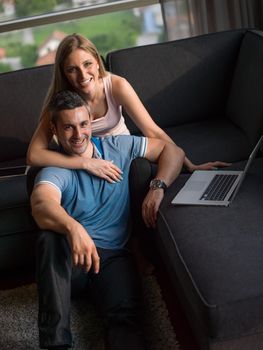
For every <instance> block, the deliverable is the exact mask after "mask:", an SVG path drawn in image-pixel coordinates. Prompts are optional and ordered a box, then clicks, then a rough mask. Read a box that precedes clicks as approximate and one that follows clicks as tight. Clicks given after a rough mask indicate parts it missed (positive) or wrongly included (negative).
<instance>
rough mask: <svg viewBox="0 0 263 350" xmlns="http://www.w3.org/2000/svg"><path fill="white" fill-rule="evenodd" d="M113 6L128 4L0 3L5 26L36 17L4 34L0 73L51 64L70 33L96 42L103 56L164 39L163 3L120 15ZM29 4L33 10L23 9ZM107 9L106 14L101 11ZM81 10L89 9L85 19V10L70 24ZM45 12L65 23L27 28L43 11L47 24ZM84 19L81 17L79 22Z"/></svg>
mask: <svg viewBox="0 0 263 350" xmlns="http://www.w3.org/2000/svg"><path fill="white" fill-rule="evenodd" d="M148 2H149V1H148ZM153 2H156V1H153ZM20 3H23V4H24V8H23V9H21V11H20V12H19V11H17V6H18V5H19V4H20ZM114 3H116V4H118V3H122V4H123V3H125V1H121V2H120V1H119V2H118V1H106V0H60V1H59V0H43V1H40V0H35V1H29V0H16V1H13V0H8V1H4V0H2V8H1V11H2V14H1V16H0V20H1V21H4V19H5V21H6V20H7V18H8V19H9V21H11V22H8V21H6V22H5V23H6V24H7V26H8V23H11V24H12V23H15V19H16V18H17V17H18V16H19V17H20V19H25V20H27V18H29V17H28V16H33V15H34V16H35V17H34V16H33V17H30V18H29V20H28V22H25V25H24V28H22V29H19V30H12V31H8V32H4V33H1V34H0V72H6V71H9V70H17V69H22V68H26V67H32V66H35V65H43V64H49V63H53V62H54V58H55V53H56V49H57V47H58V45H59V43H60V41H61V40H62V39H63V38H64V37H65V36H66V35H67V34H71V33H74V32H76V33H80V34H82V35H84V36H85V37H87V38H89V39H90V40H91V41H93V42H94V44H95V45H96V46H97V48H98V50H99V52H100V53H101V55H103V56H105V55H106V54H107V52H109V51H112V50H116V49H121V48H126V47H131V46H137V45H144V44H151V43H156V42H160V41H163V40H164V37H165V36H164V26H163V20H162V14H161V8H160V5H159V4H153V5H147V6H143V7H136V8H131V9H124V10H122V11H118V6H116V9H117V11H113V10H115V7H110V6H109V5H114ZM137 3H142V1H141V2H138V1H137ZM25 4H31V5H32V6H29V5H28V6H25ZM33 5H34V6H33ZM103 6H104V11H102V10H103ZM105 6H109V7H108V8H107V7H105ZM18 8H19V7H18ZM93 9H95V10H96V11H101V12H102V13H103V14H98V15H93V12H91V11H92V10H93ZM101 9H102V10H101ZM78 10H81V11H82V10H87V13H86V14H87V15H86V16H84V14H83V13H82V12H79V13H78V17H79V18H78V19H74V20H72V19H71V18H74V14H75V15H76V13H77V12H76V11H78ZM45 11H46V12H45ZM47 11H49V13H48V15H50V14H51V13H52V15H54V16H56V15H58V16H60V15H61V14H63V13H65V14H66V17H67V20H64V21H60V20H58V21H56V19H55V20H54V19H51V20H49V24H44V25H37V26H34V27H28V24H27V23H29V24H30V23H31V20H32V19H34V18H36V20H38V18H37V15H39V14H40V13H41V15H42V16H43V18H44V20H45V21H47V19H46V17H45V14H46V15H47ZM74 11H75V12H74ZM89 11H90V12H89ZM89 13H90V14H91V15H90V16H89ZM23 16H24V17H23ZM82 16H83V18H80V17H82ZM41 20H42V17H39V21H40V22H41Z"/></svg>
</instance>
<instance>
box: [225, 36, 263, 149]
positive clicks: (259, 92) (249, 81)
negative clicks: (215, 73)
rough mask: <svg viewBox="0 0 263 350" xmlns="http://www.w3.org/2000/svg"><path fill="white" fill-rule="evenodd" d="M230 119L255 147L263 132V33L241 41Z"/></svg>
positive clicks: (229, 103) (230, 99)
mask: <svg viewBox="0 0 263 350" xmlns="http://www.w3.org/2000/svg"><path fill="white" fill-rule="evenodd" d="M227 115H228V117H229V118H230V119H231V120H232V121H233V122H234V123H235V124H237V125H238V126H239V127H240V128H241V129H242V130H243V131H244V132H245V133H246V135H247V136H248V138H249V140H250V142H251V143H252V144H255V143H256V141H257V140H258V139H259V137H260V135H261V134H262V133H263V33H262V32H259V31H248V32H247V33H246V34H245V36H244V39H243V41H242V44H241V47H240V52H239V56H238V61H237V64H236V68H235V73H234V77H233V83H232V87H231V90H230V94H229V101H228V105H227Z"/></svg>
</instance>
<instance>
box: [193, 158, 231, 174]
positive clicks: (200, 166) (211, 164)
mask: <svg viewBox="0 0 263 350" xmlns="http://www.w3.org/2000/svg"><path fill="white" fill-rule="evenodd" d="M230 165H231V163H226V162H220V161H218V160H217V161H216V162H207V163H203V164H198V165H195V164H191V165H190V166H188V170H189V171H190V172H191V173H192V172H193V171H194V170H216V169H218V168H222V167H227V166H230Z"/></svg>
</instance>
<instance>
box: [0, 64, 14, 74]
mask: <svg viewBox="0 0 263 350" xmlns="http://www.w3.org/2000/svg"><path fill="white" fill-rule="evenodd" d="M11 70H12V67H11V66H10V65H9V64H7V63H0V73H4V72H9V71H11Z"/></svg>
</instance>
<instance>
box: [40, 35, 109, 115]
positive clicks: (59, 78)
mask: <svg viewBox="0 0 263 350" xmlns="http://www.w3.org/2000/svg"><path fill="white" fill-rule="evenodd" d="M76 49H82V50H84V51H86V52H88V53H90V54H91V55H92V56H93V57H94V58H95V59H96V60H97V62H98V65H99V74H100V76H101V77H105V75H106V74H107V71H106V69H105V67H104V64H103V61H102V58H101V56H100V54H99V52H98V50H97V48H96V46H95V45H94V44H93V43H92V42H91V41H90V40H88V39H86V38H84V37H83V36H82V35H80V34H76V33H74V34H71V35H68V36H66V37H65V38H64V39H63V40H62V41H61V43H60V44H59V46H58V49H57V53H56V59H55V64H54V73H53V77H52V81H51V84H50V87H49V89H48V92H47V95H46V98H45V101H44V105H43V109H42V113H41V118H42V117H43V116H44V115H45V114H46V113H47V112H48V106H49V103H50V101H51V99H52V98H53V96H54V95H55V94H56V93H57V92H58V91H61V90H73V89H72V86H71V85H70V84H69V82H68V80H67V78H66V77H65V75H64V72H63V66H64V62H65V60H66V59H67V58H68V56H69V55H70V54H71V53H72V52H73V51H75V50H76Z"/></svg>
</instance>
